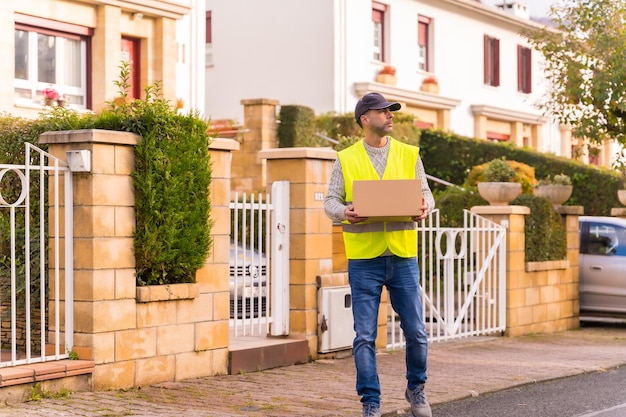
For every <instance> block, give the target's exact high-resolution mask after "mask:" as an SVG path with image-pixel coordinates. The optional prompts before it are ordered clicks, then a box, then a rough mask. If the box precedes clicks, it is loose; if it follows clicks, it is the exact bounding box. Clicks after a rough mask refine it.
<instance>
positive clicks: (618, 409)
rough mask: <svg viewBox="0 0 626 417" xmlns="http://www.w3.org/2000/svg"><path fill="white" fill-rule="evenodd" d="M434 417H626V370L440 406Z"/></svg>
mask: <svg viewBox="0 0 626 417" xmlns="http://www.w3.org/2000/svg"><path fill="white" fill-rule="evenodd" d="M625 355H626V352H625ZM433 416H436V417H461V416H462V417H528V416H533V417H574V416H577V417H591V416H598V417H609V416H615V417H617V416H620V417H623V416H626V367H620V368H614V369H609V370H603V371H596V372H591V373H587V374H583V375H578V376H573V377H569V378H562V379H556V380H552V381H547V382H541V383H537V384H529V385H524V386H522V387H518V388H512V389H508V390H504V391H499V392H496V393H492V394H485V395H481V396H478V397H474V398H470V399H466V400H461V401H454V402H450V403H445V404H440V405H439V406H436V407H434V410H433Z"/></svg>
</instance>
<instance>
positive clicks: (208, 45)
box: [204, 10, 213, 66]
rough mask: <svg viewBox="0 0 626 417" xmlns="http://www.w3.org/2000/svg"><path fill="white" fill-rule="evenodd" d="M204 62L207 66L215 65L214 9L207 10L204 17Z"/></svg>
mask: <svg viewBox="0 0 626 417" xmlns="http://www.w3.org/2000/svg"><path fill="white" fill-rule="evenodd" d="M204 19H205V21H204V23H205V27H204V30H205V32H204V62H205V66H212V65H213V11H212V10H207V11H206V13H205V17H204Z"/></svg>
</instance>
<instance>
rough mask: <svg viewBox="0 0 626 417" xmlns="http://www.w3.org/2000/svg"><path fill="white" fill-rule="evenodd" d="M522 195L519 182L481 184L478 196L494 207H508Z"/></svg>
mask: <svg viewBox="0 0 626 417" xmlns="http://www.w3.org/2000/svg"><path fill="white" fill-rule="evenodd" d="M521 193H522V184H520V183H519V182H479V183H478V194H480V196H481V197H482V198H484V199H485V200H487V202H488V203H489V204H490V205H492V206H508V205H509V203H510V202H511V201H513V200H514V199H515V197H517V196H518V195H520V194H521Z"/></svg>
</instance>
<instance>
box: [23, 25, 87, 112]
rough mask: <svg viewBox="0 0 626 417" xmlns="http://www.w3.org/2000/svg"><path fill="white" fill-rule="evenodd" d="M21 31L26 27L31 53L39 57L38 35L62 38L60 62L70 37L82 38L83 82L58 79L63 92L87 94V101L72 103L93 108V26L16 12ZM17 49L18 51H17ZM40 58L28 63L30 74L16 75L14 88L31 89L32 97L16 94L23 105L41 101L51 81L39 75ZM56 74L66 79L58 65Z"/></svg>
mask: <svg viewBox="0 0 626 417" xmlns="http://www.w3.org/2000/svg"><path fill="white" fill-rule="evenodd" d="M17 31H23V32H26V33H27V36H28V46H27V48H28V55H29V57H30V56H35V57H37V42H38V41H37V37H38V35H46V36H54V37H55V42H58V44H60V45H61V46H62V47H61V48H58V50H56V51H55V60H56V62H63V60H64V53H65V52H67V50H66V49H64V48H63V44H64V43H65V41H66V40H78V41H80V52H81V57H82V60H81V62H80V84H81V86H79V87H76V86H68V85H62V84H60V83H59V82H55V83H54V88H56V89H57V90H58V91H59V92H60V93H63V94H64V95H69V96H80V97H83V104H71V106H72V107H75V108H79V109H83V108H91V104H92V103H91V93H90V92H91V58H92V57H91V37H92V36H93V29H92V28H87V27H84V26H79V25H74V24H71V23H64V22H58V21H53V20H49V19H44V18H39V17H35V16H26V15H22V14H19V13H15V28H14V33H16V32H17ZM16 52H17V51H16ZM37 71H38V66H37V60H36V59H30V62H29V63H28V70H27V72H28V78H27V79H23V78H16V77H15V75H14V78H13V88H14V89H16V90H17V89H23V90H30V91H31V97H30V98H22V97H17V96H14V103H16V104H20V105H26V106H28V105H32V104H33V103H39V99H40V98H41V96H42V95H43V90H44V89H45V88H46V87H48V86H49V85H50V83H48V82H43V81H39V80H38V77H37V74H36V73H37ZM55 74H56V75H55V78H56V79H57V80H58V77H59V75H61V79H62V68H57V67H56V66H55Z"/></svg>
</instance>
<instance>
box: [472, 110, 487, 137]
mask: <svg viewBox="0 0 626 417" xmlns="http://www.w3.org/2000/svg"><path fill="white" fill-rule="evenodd" d="M474 137H475V138H478V139H487V116H483V115H474Z"/></svg>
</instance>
